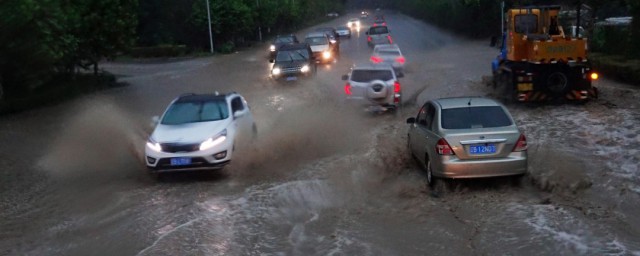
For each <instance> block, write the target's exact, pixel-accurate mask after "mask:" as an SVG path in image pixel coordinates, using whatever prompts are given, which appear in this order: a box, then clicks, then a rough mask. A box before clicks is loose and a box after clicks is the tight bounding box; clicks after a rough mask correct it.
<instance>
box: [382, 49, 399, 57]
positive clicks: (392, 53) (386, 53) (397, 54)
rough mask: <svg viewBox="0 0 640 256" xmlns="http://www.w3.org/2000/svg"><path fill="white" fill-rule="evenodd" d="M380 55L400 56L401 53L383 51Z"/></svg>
mask: <svg viewBox="0 0 640 256" xmlns="http://www.w3.org/2000/svg"><path fill="white" fill-rule="evenodd" d="M378 55H385V56H400V52H399V51H397V50H381V51H378Z"/></svg>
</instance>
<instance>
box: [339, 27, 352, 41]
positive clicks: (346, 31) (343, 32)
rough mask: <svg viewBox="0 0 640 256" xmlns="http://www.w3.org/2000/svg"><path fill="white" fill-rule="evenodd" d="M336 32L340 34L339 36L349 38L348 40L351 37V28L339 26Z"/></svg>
mask: <svg viewBox="0 0 640 256" xmlns="http://www.w3.org/2000/svg"><path fill="white" fill-rule="evenodd" d="M336 32H338V36H341V37H347V38H350V37H351V28H349V27H346V26H338V27H337V28H336Z"/></svg>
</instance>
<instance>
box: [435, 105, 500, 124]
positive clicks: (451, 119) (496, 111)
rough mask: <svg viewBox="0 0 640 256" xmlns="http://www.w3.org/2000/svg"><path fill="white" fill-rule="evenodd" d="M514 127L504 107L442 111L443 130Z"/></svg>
mask: <svg viewBox="0 0 640 256" xmlns="http://www.w3.org/2000/svg"><path fill="white" fill-rule="evenodd" d="M510 125H512V123H511V119H510V118H509V116H508V115H507V113H505V112H504V110H503V109H502V107H499V106H488V107H464V108H449V109H443V110H442V128H444V129H475V128H492V127H504V126H510Z"/></svg>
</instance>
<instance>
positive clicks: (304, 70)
mask: <svg viewBox="0 0 640 256" xmlns="http://www.w3.org/2000/svg"><path fill="white" fill-rule="evenodd" d="M300 72H302V73H307V72H309V65H304V66H302V68H300Z"/></svg>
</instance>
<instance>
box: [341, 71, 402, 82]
mask: <svg viewBox="0 0 640 256" xmlns="http://www.w3.org/2000/svg"><path fill="white" fill-rule="evenodd" d="M392 79H393V73H391V70H358V69H356V70H354V71H353V72H352V73H351V81H354V82H361V83H363V82H370V81H373V80H382V81H389V80H392Z"/></svg>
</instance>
